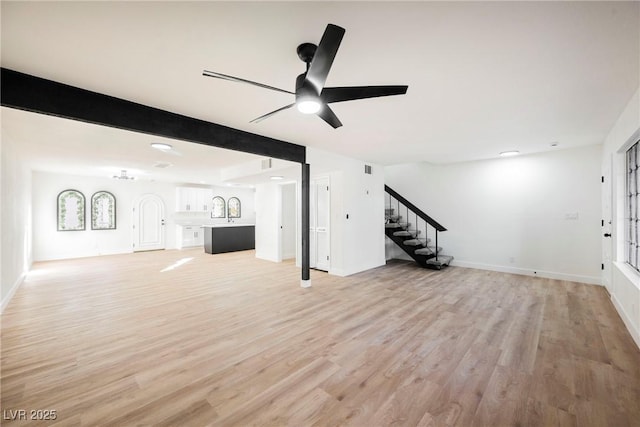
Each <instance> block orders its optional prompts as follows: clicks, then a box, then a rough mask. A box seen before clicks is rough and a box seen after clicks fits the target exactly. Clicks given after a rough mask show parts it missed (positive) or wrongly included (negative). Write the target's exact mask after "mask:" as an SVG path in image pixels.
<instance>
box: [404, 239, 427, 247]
mask: <svg viewBox="0 0 640 427" xmlns="http://www.w3.org/2000/svg"><path fill="white" fill-rule="evenodd" d="M402 244H403V245H405V246H422V245H423V244H424V242H423V241H422V240H420V239H411V240H405V241H404V242H402Z"/></svg>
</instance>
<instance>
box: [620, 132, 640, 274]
mask: <svg viewBox="0 0 640 427" xmlns="http://www.w3.org/2000/svg"><path fill="white" fill-rule="evenodd" d="M639 164H640V141H638V142H636V143H635V144H633V145H632V146H631V148H629V150H628V151H627V186H626V187H627V191H626V194H627V197H626V200H625V205H626V206H625V211H626V215H625V222H626V224H625V230H626V232H625V239H624V240H625V252H626V255H627V259H626V260H627V262H628V263H629V264H630V265H631V266H632V267H633V268H635V269H636V270H638V271H640V243H639V239H638V237H639V236H640V230H639V229H640V223H639V221H638V216H640V215H639V210H640V208H638V205H639V204H640V171H639V166H640V165H639Z"/></svg>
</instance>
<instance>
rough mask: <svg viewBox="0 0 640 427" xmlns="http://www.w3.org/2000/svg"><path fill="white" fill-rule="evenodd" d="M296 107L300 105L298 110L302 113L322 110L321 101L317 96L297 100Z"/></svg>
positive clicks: (313, 112)
mask: <svg viewBox="0 0 640 427" xmlns="http://www.w3.org/2000/svg"><path fill="white" fill-rule="evenodd" d="M296 107H298V111H300V112H301V113H302V114H315V113H317V112H318V111H320V107H322V105H321V104H320V101H318V100H317V99H315V98H311V97H309V98H299V99H298V100H297V101H296Z"/></svg>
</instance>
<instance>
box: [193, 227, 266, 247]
mask: <svg viewBox="0 0 640 427" xmlns="http://www.w3.org/2000/svg"><path fill="white" fill-rule="evenodd" d="M203 231H204V251H205V252H206V253H208V254H220V253H224V252H235V251H246V250H249V249H255V248H256V227H255V225H253V224H229V225H222V224H216V225H205V226H204V229H203Z"/></svg>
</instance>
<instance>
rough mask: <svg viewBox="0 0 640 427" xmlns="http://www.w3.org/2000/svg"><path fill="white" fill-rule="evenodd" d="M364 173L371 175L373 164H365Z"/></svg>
mask: <svg viewBox="0 0 640 427" xmlns="http://www.w3.org/2000/svg"><path fill="white" fill-rule="evenodd" d="M364 173H366V174H367V175H371V165H364Z"/></svg>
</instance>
